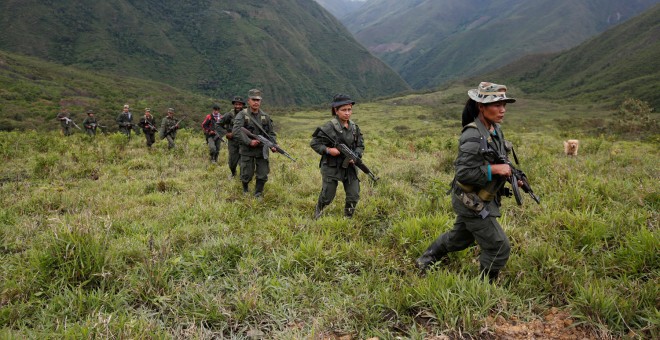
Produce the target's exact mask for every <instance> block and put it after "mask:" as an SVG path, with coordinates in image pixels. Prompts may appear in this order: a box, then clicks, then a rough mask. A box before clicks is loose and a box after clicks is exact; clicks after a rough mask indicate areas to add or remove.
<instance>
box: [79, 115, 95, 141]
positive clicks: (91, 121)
mask: <svg viewBox="0 0 660 340" xmlns="http://www.w3.org/2000/svg"><path fill="white" fill-rule="evenodd" d="M82 123H83V126H84V127H85V132H87V135H88V136H90V137H94V136H96V128H97V127H98V122H97V120H96V117H92V116H90V115H89V114H88V115H87V118H85V120H83V122H82Z"/></svg>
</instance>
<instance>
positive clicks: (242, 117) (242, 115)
mask: <svg viewBox="0 0 660 340" xmlns="http://www.w3.org/2000/svg"><path fill="white" fill-rule="evenodd" d="M248 110H249V109H243V111H241V112H239V113H238V114H237V115H236V118H234V126H233V129H232V134H233V135H234V138H236V139H237V140H238V142H239V144H240V148H239V153H240V154H241V155H246V156H250V157H260V158H261V157H263V153H262V152H263V151H262V150H263V145H261V144H260V145H258V146H257V147H256V148H253V147H250V142H251V141H252V139H250V137H248V136H247V135H246V134H245V133H244V132H243V131H241V128H242V127H244V128H246V129H247V130H248V131H250V132H251V133H253V134H255V135H263V134H264V133H263V132H262V131H261V129H263V130H264V131H265V132H266V133H267V134H268V136H264V137H266V138H270V139H271V140H272V141H273V142H274V143H277V140H276V139H275V138H276V135H275V127H274V126H273V121H272V120H271V119H270V116H269V115H268V114H267V113H265V112H263V111H261V110H259V112H257V113H256V114H255V113H252V112H248ZM258 126H259V127H261V129H259V127H258Z"/></svg>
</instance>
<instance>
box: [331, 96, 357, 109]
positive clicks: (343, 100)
mask: <svg viewBox="0 0 660 340" xmlns="http://www.w3.org/2000/svg"><path fill="white" fill-rule="evenodd" d="M346 104H351V105H355V101H353V100H352V99H351V97H350V96H349V95H347V94H341V93H340V94H336V95H335V96H334V97H332V103H330V106H331V107H332V108H335V107H340V106H344V105H346Z"/></svg>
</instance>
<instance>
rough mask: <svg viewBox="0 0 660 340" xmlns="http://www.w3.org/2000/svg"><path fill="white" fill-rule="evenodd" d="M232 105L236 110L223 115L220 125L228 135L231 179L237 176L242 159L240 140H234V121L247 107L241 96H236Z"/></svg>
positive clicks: (226, 135)
mask: <svg viewBox="0 0 660 340" xmlns="http://www.w3.org/2000/svg"><path fill="white" fill-rule="evenodd" d="M231 104H232V105H233V106H234V108H233V109H232V110H231V111H229V112H227V113H225V114H224V115H222V119H221V120H220V125H222V126H223V127H224V129H225V130H226V131H227V134H225V137H227V151H228V155H227V159H228V164H229V171H231V177H235V176H236V168H237V166H238V161H239V160H240V158H241V155H240V151H239V147H240V143H239V140H238V138H234V133H233V132H232V130H233V128H234V119H235V118H236V115H238V113H239V112H241V111H242V110H243V108H244V107H245V101H244V100H243V98H241V97H239V96H235V97H234V98H233V99H232V101H231Z"/></svg>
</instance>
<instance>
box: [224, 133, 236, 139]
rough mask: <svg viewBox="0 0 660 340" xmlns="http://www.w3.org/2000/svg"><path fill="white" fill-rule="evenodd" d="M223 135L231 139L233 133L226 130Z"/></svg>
mask: <svg viewBox="0 0 660 340" xmlns="http://www.w3.org/2000/svg"><path fill="white" fill-rule="evenodd" d="M225 137H227V139H232V138H234V134H233V133H231V132H227V134H226V135H225Z"/></svg>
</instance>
